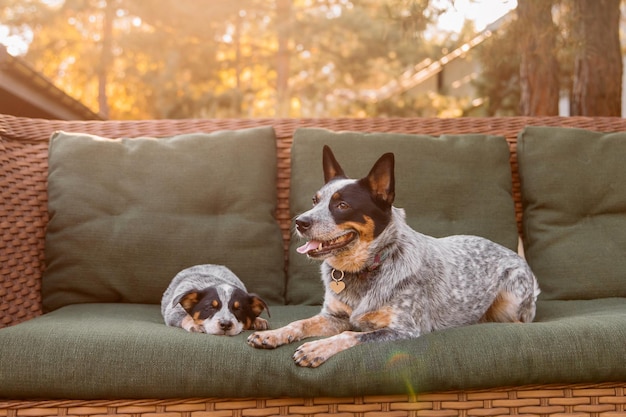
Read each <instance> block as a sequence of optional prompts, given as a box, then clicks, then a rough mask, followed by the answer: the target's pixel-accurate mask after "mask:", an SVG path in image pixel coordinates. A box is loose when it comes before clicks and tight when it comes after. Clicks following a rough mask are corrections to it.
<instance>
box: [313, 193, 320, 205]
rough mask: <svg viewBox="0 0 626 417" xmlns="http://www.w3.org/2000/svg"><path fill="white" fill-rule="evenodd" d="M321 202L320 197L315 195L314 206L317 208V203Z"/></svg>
mask: <svg viewBox="0 0 626 417" xmlns="http://www.w3.org/2000/svg"><path fill="white" fill-rule="evenodd" d="M319 202H320V198H319V196H317V195H314V196H313V205H314V206H315V205H316V204H317V203H319Z"/></svg>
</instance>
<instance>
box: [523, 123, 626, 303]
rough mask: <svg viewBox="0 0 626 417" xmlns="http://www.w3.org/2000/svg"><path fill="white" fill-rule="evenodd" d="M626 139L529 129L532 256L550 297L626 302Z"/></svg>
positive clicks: (526, 167) (526, 164) (528, 238)
mask: <svg viewBox="0 0 626 417" xmlns="http://www.w3.org/2000/svg"><path fill="white" fill-rule="evenodd" d="M625 157H626V133H599V132H591V131H588V130H584V129H574V128H553V127H527V128H526V129H525V130H524V131H523V132H521V133H520V136H519V144H518V158H519V170H520V177H521V185H522V197H523V202H522V203H523V209H524V240H525V242H524V243H525V251H526V257H527V259H528V262H529V264H530V266H531V267H532V269H533V271H534V273H535V275H536V276H537V280H538V281H539V286H540V287H541V289H542V294H541V297H542V298H543V299H556V300H568V299H591V298H601V297H625V296H626V185H625V184H626V169H625V165H624V161H625Z"/></svg>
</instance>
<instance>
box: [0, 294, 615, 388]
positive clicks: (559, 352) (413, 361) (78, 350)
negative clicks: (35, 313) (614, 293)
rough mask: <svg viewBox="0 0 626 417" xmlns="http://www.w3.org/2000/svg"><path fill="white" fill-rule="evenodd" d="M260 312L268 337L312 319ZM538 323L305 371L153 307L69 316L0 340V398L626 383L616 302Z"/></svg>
mask: <svg viewBox="0 0 626 417" xmlns="http://www.w3.org/2000/svg"><path fill="white" fill-rule="evenodd" d="M270 310H271V318H270V319H269V321H270V324H271V326H272V327H274V328H276V327H279V326H282V325H284V324H287V323H288V322H290V321H292V320H295V319H298V318H305V317H309V316H311V315H314V314H316V313H317V312H318V311H319V307H315V306H272V307H271V308H270ZM537 313H538V314H537V322H535V323H530V324H495V323H488V324H478V325H474V326H467V327H461V328H456V329H449V330H446V331H440V332H436V333H431V334H428V335H424V336H422V337H420V338H418V339H416V340H407V341H397V342H381V343H369V344H363V345H360V346H357V347H354V348H352V349H349V350H347V351H344V352H341V353H339V354H337V355H336V356H334V357H333V358H331V359H330V360H329V361H328V362H327V363H325V364H323V365H322V366H320V367H319V368H316V369H308V368H300V367H298V366H296V365H295V364H294V362H293V360H292V359H291V355H292V354H293V352H294V350H295V349H296V347H297V346H298V344H299V343H294V344H292V345H287V346H283V347H281V348H278V349H275V350H258V349H254V348H252V347H250V346H248V345H247V344H246V342H245V340H246V338H247V336H248V335H249V334H250V332H244V333H242V334H240V335H237V336H234V337H226V336H210V335H205V334H192V333H187V332H185V331H184V330H181V329H178V328H172V327H167V326H165V325H164V324H163V321H162V320H163V319H162V317H161V315H160V312H159V307H158V306H156V305H138V304H80V305H71V306H66V307H63V308H60V309H58V310H55V311H53V312H52V313H49V314H47V315H44V316H41V317H38V318H36V319H33V320H30V321H27V322H25V323H22V324H19V325H16V326H13V327H9V328H6V329H3V330H1V331H0V346H2V355H0V370H1V372H0V397H6V398H33V397H37V398H40V397H49V398H73V399H92V400H93V399H112V398H172V397H186V398H188V397H196V396H197V397H248V396H249V397H255V398H258V397H266V396H267V397H281V396H296V397H297V396H355V395H387V394H389V395H390V394H405V393H416V392H427V391H442V390H447V389H463V388H467V389H469V388H488V387H497V386H510V385H524V384H535V383H541V384H547V383H568V382H571V383H584V382H604V381H623V380H624V379H626V350H624V349H623V347H624V340H626V299H624V298H613V299H603V300H579V301H543V302H540V303H539V305H538V312H537ZM264 316H265V317H267V316H266V315H265V314H264ZM503 369H506V372H503Z"/></svg>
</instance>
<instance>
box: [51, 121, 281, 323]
mask: <svg viewBox="0 0 626 417" xmlns="http://www.w3.org/2000/svg"><path fill="white" fill-rule="evenodd" d="M235 162H236V163H235ZM48 196H49V201H48V206H49V212H50V223H49V225H48V230H47V234H46V261H47V262H46V263H47V268H46V271H45V275H44V277H43V283H42V285H43V288H42V293H43V305H44V308H45V310H47V311H50V310H54V309H57V308H59V307H62V306H65V305H68V304H75V303H93V302H130V303H155V304H158V303H160V300H161V296H162V294H163V291H164V290H165V288H167V285H168V284H169V282H170V281H171V279H172V278H173V277H174V275H175V274H176V273H177V272H179V271H180V270H182V269H184V268H187V267H189V266H192V265H196V264H204V263H215V264H223V265H226V266H228V267H229V268H230V269H232V270H233V272H235V274H237V275H238V276H239V277H240V278H241V279H242V280H243V281H244V283H245V284H246V285H247V287H248V290H249V291H254V292H257V293H258V294H259V295H261V297H263V298H264V299H265V300H266V302H268V303H272V304H274V303H278V304H282V303H284V301H283V297H284V286H285V284H284V281H285V278H284V272H283V257H284V255H283V246H282V238H281V233H280V229H279V227H278V223H277V222H276V221H275V219H274V211H275V207H276V142H275V136H274V131H273V129H272V128H254V129H247V130H240V131H222V132H215V133H211V134H201V133H198V134H187V135H180V136H174V137H169V138H161V139H155V138H134V139H105V138H101V137H96V136H91V135H85V134H79V133H65V132H57V133H55V134H54V135H53V136H52V139H51V143H50V156H49V181H48Z"/></svg>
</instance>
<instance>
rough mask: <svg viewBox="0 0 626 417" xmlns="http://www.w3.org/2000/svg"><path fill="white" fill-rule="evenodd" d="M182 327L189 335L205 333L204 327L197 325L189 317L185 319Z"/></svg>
mask: <svg viewBox="0 0 626 417" xmlns="http://www.w3.org/2000/svg"><path fill="white" fill-rule="evenodd" d="M180 327H182V328H183V329H185V330H187V331H188V332H189V333H204V326H201V325H199V324H197V323H196V322H195V321H194V320H193V319H192V318H191V317H189V316H187V317H185V318H184V319H183V321H182V323H181V324H180Z"/></svg>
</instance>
